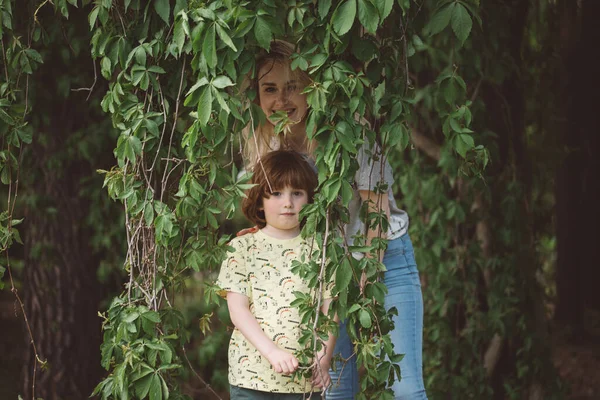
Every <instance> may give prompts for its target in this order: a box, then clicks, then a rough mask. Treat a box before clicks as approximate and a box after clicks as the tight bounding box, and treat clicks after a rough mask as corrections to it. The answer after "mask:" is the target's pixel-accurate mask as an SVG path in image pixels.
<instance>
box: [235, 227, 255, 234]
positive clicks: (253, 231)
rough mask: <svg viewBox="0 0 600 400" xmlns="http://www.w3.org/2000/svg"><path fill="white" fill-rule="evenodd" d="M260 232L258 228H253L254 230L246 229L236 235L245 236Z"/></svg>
mask: <svg viewBox="0 0 600 400" xmlns="http://www.w3.org/2000/svg"><path fill="white" fill-rule="evenodd" d="M256 232H258V226H253V227H252V228H245V229H242V230H241V231H239V232H238V233H236V235H235V236H244V235H245V234H247V233H256Z"/></svg>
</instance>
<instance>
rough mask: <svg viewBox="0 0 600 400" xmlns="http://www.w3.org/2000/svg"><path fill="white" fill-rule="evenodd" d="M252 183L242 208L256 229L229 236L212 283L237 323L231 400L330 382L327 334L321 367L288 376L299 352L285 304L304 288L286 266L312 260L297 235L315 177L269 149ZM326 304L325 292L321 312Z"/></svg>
mask: <svg viewBox="0 0 600 400" xmlns="http://www.w3.org/2000/svg"><path fill="white" fill-rule="evenodd" d="M252 183H254V184H256V186H254V187H252V189H250V190H249V191H248V192H247V198H245V199H244V201H243V204H242V209H243V212H244V214H245V215H246V217H247V218H248V219H249V220H250V221H251V222H253V223H255V224H256V225H257V226H258V228H260V229H259V230H258V231H256V232H254V233H250V234H246V235H244V236H242V237H237V238H235V239H233V240H232V241H231V243H230V246H231V247H233V248H234V249H235V250H234V251H233V252H231V253H229V256H228V258H227V259H226V260H225V261H224V262H223V264H222V266H221V271H220V273H219V278H218V282H217V283H218V285H219V286H220V287H221V288H222V290H223V291H222V293H221V295H225V293H226V298H227V306H228V308H229V313H230V315H231V320H232V321H233V324H234V325H235V330H234V331H233V334H232V336H231V341H230V342H229V383H230V385H231V399H232V400H235V399H275V398H277V399H282V400H283V399H286V400H288V399H289V400H292V399H302V398H304V394H305V393H308V392H311V391H313V390H315V388H316V390H317V391H318V390H319V388H327V387H328V386H329V384H330V382H331V379H330V377H329V372H328V370H329V365H330V363H331V357H332V355H333V349H334V346H335V337H334V336H333V335H330V337H329V340H328V341H327V342H326V343H325V346H324V348H323V350H322V351H321V354H319V355H318V356H317V358H318V360H319V364H320V370H317V371H316V372H313V379H312V382H307V381H305V380H304V379H303V378H299V379H294V380H293V379H292V378H291V376H290V375H291V374H292V373H293V372H294V371H296V369H297V368H298V360H297V359H296V357H295V356H294V351H296V350H299V349H300V345H299V343H298V340H299V338H300V326H299V325H300V313H299V310H298V309H296V308H294V307H291V302H292V301H293V300H295V296H294V294H293V292H295V291H300V292H309V291H310V288H309V287H308V285H307V283H306V282H304V281H303V280H302V279H301V278H300V277H299V276H298V275H296V274H294V273H293V272H292V271H291V265H292V261H294V260H303V259H304V260H309V259H310V257H311V254H310V245H309V244H308V243H307V241H306V240H304V239H302V237H301V236H300V229H301V222H300V220H299V218H298V214H299V212H300V210H301V209H302V207H303V206H304V205H305V204H307V203H310V202H312V200H313V194H314V189H315V188H316V186H317V176H316V174H315V172H314V170H313V168H312V167H311V166H310V165H309V164H308V162H307V161H306V159H305V158H304V157H303V156H302V155H300V154H299V153H297V152H294V151H274V152H271V153H268V154H266V155H265V156H264V157H262V160H261V161H260V162H259V163H257V165H256V168H255V169H254V175H253V177H252ZM330 303H331V295H330V293H329V291H325V292H324V293H323V294H322V307H321V310H322V311H323V312H324V313H327V311H328V308H329V304H330ZM311 384H312V385H311ZM311 386H312V387H311ZM273 393H279V394H278V395H277V397H272V396H273ZM316 397H317V398H320V396H319V395H317V396H316ZM311 398H313V399H314V398H315V395H313V396H312V397H311Z"/></svg>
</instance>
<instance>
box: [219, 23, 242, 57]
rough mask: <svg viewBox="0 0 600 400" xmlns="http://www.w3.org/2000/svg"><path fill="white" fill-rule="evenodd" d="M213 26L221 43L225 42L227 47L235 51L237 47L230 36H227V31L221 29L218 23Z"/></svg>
mask: <svg viewBox="0 0 600 400" xmlns="http://www.w3.org/2000/svg"><path fill="white" fill-rule="evenodd" d="M215 26H216V28H217V34H218V35H219V38H221V40H222V41H223V43H225V44H226V45H227V47H229V48H230V49H231V50H233V51H237V47H235V45H234V44H233V42H232V41H231V38H230V37H229V35H228V34H227V32H225V29H223V28H222V27H221V26H220V25H219V24H216V25H215Z"/></svg>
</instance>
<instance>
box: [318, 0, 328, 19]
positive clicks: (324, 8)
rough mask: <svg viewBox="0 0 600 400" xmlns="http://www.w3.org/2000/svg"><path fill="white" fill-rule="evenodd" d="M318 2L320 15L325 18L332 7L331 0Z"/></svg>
mask: <svg viewBox="0 0 600 400" xmlns="http://www.w3.org/2000/svg"><path fill="white" fill-rule="evenodd" d="M317 3H318V6H319V17H321V19H325V17H326V16H327V14H328V13H329V9H330V8H331V0H319V1H318V2H317Z"/></svg>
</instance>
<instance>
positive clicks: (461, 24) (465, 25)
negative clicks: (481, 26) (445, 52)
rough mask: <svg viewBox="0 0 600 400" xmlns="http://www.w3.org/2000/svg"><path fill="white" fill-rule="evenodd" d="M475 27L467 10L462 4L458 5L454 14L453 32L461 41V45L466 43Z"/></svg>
mask: <svg viewBox="0 0 600 400" xmlns="http://www.w3.org/2000/svg"><path fill="white" fill-rule="evenodd" d="M472 27H473V20H472V19H471V16H470V15H469V12H468V11H467V9H466V8H465V7H464V6H463V5H462V4H460V3H456V5H455V6H454V11H453V12H452V30H453V31H454V34H455V35H456V37H457V38H458V40H460V43H461V45H462V44H464V43H465V40H467V38H468V37H469V34H470V33H471V28H472Z"/></svg>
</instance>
